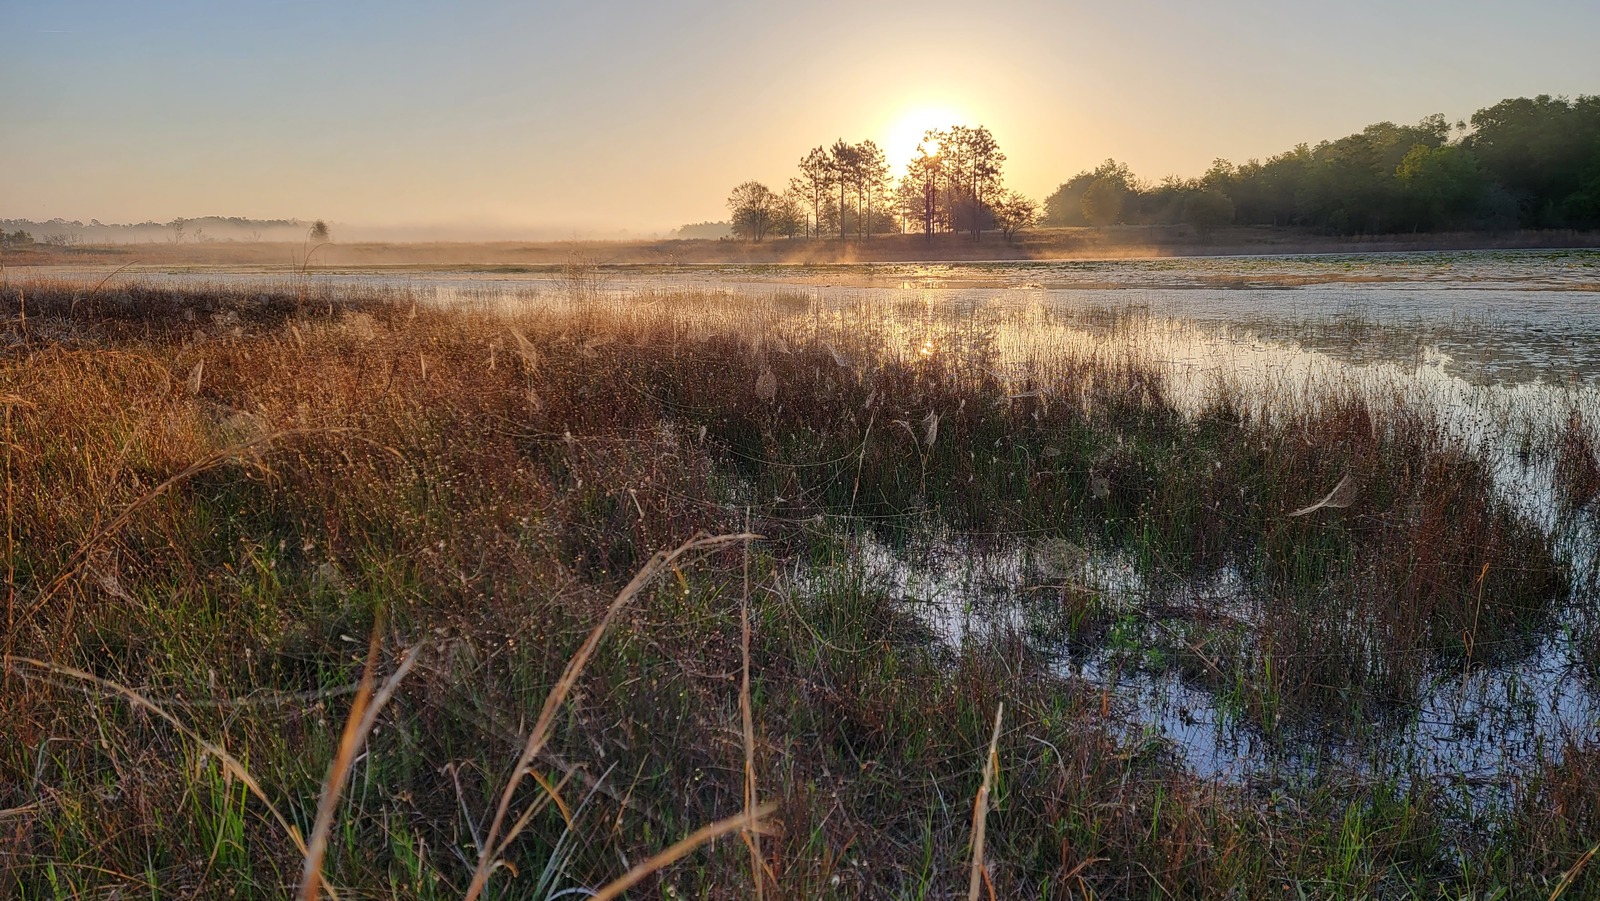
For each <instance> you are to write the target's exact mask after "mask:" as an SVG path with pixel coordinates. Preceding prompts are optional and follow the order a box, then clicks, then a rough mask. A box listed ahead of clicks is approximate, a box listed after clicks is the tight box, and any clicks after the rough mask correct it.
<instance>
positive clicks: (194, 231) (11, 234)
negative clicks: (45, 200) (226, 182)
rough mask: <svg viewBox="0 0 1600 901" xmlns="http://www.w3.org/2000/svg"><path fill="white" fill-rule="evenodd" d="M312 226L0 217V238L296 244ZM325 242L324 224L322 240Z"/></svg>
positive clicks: (66, 242)
mask: <svg viewBox="0 0 1600 901" xmlns="http://www.w3.org/2000/svg"><path fill="white" fill-rule="evenodd" d="M316 225H317V223H316V222H309V221H301V220H299V219H245V218H242V217H239V216H201V217H199V218H196V219H173V220H172V221H170V222H155V221H149V222H139V223H130V224H119V223H107V222H101V221H100V220H99V219H90V220H89V221H88V222H82V221H79V220H76V219H49V220H46V221H44V222H35V221H33V220H31V219H0V236H3V240H4V241H5V243H7V244H12V245H15V244H27V243H39V244H53V245H57V246H64V247H70V246H73V245H77V244H148V243H170V244H190V243H197V244H204V243H208V242H212V241H300V240H303V239H305V238H307V236H308V235H309V234H310V233H311V231H312V229H313V228H315V227H316ZM326 238H327V226H326V225H323V231H322V233H321V237H320V238H318V239H317V240H325V239H326Z"/></svg>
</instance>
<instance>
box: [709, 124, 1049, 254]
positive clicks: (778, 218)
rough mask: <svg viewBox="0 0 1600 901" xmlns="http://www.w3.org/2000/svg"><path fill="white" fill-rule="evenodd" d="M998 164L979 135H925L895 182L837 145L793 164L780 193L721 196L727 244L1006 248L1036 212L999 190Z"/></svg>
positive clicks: (744, 188) (861, 151)
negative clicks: (1001, 243)
mask: <svg viewBox="0 0 1600 901" xmlns="http://www.w3.org/2000/svg"><path fill="white" fill-rule="evenodd" d="M1005 159H1006V156H1005V154H1004V153H1002V152H1001V151H1000V145H999V142H997V141H996V140H995V138H994V135H992V134H990V132H989V130H988V129H987V128H984V127H983V126H977V127H968V126H964V125H957V126H953V127H951V128H945V129H932V130H930V131H928V132H927V133H926V134H924V135H923V139H922V142H921V143H920V144H918V145H917V155H916V156H915V157H914V158H913V159H912V160H911V161H910V163H908V164H907V166H906V171H905V172H904V173H903V174H902V175H901V176H900V178H899V179H893V178H891V174H890V167H889V163H888V161H887V160H886V159H885V158H884V154H883V151H882V150H881V149H880V148H879V147H878V145H877V144H875V143H873V142H872V141H870V140H866V141H861V142H860V143H857V144H851V143H849V142H848V141H845V140H843V139H842V138H841V139H840V140H837V141H835V142H834V143H833V145H832V146H818V147H814V148H812V150H811V151H810V152H809V153H807V154H806V155H805V156H803V157H801V158H800V163H799V173H798V174H797V175H795V176H794V177H793V178H791V179H790V180H789V184H788V186H787V187H786V188H785V189H784V190H783V191H782V192H778V191H774V190H773V189H771V188H770V187H768V186H767V185H764V184H762V183H761V182H756V181H747V182H744V183H742V184H740V185H738V186H737V187H735V188H734V189H733V192H732V193H731V194H730V195H729V196H728V211H729V213H730V214H731V216H732V219H731V224H732V229H733V233H734V235H736V236H738V237H741V238H747V239H749V240H752V241H761V240H764V239H765V238H767V237H768V236H770V235H782V236H784V237H788V238H796V237H804V238H811V239H814V238H820V237H823V236H828V237H835V236H836V237H837V238H838V239H839V240H841V241H842V240H846V239H847V238H851V237H854V238H855V239H857V240H870V239H871V238H872V237H873V235H876V234H882V233H884V232H893V231H899V232H907V231H921V232H923V233H924V234H925V235H927V236H928V237H929V238H932V236H933V235H934V233H935V232H946V231H960V232H966V233H970V234H971V235H972V236H973V238H975V239H976V238H979V237H981V236H982V234H983V232H984V231H986V230H999V231H1001V232H1002V233H1003V234H1004V235H1005V236H1006V238H1008V239H1009V238H1010V237H1012V236H1013V235H1015V234H1016V232H1017V230H1018V229H1020V228H1023V227H1026V226H1027V225H1029V224H1031V223H1032V222H1033V221H1034V220H1035V218H1036V217H1037V210H1038V207H1037V205H1036V204H1035V203H1034V202H1033V201H1031V200H1029V199H1028V198H1026V197H1023V196H1022V195H1020V194H1018V193H1016V192H1014V191H1008V190H1006V189H1005V188H1004V186H1003V183H1002V182H1003V179H1002V165H1003V164H1004V163H1005Z"/></svg>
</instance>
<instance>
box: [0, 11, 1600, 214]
mask: <svg viewBox="0 0 1600 901" xmlns="http://www.w3.org/2000/svg"><path fill="white" fill-rule="evenodd" d="M1539 93H1549V94H1567V95H1576V94H1584V93H1589V94H1592V93H1600V3H1597V2H1594V0H1584V2H1579V0H1544V2H1525V3H1511V2H1474V0H1455V2H1444V0H1424V2H1409V3H1398V2H1375V0H1346V2H1337V3H1326V2H1325V3H1316V4H1311V3H1293V2H1265V0H1215V2H1212V3H1194V2H1172V0H1125V2H1116V3H1111V2H1100V3H1088V2H1071V0H1067V2H1043V0H1018V2H990V3H978V2H967V3H954V2H946V0H924V2H917V3H903V2H881V3H873V2H869V0H852V2H844V0H813V2H804V3H792V4H781V3H770V2H760V0H740V2H731V0H683V2H672V3H666V2H642V0H626V2H624V0H612V2H608V0H591V2H553V0H541V2H533V3H495V2H453V3H432V4H425V3H417V2H406V0H385V2H374V0H353V2H338V0H323V2H298V0H258V2H251V3H217V2H162V0H153V2H140V3H130V2H115V3H114V2H77V3H41V2H19V0H0V122H3V123H4V125H3V127H0V217H29V218H48V217H51V216H63V217H66V218H79V219H83V220H86V221H87V220H88V219H90V218H98V219H101V220H104V221H108V222H110V221H135V220H144V219H157V220H166V219H170V218H172V217H175V216H199V215H210V214H217V215H242V216H254V217H300V218H310V217H323V218H327V219H330V220H334V221H337V222H341V223H354V224H366V225H441V226H454V227H464V226H516V227H527V228H529V229H530V230H532V229H537V230H538V231H539V233H541V234H547V235H548V234H556V235H561V234H570V235H581V234H598V233H608V232H611V231H613V230H616V229H623V228H626V229H634V230H639V231H651V230H662V229H666V228H670V227H673V226H676V225H679V224H682V223H684V222H688V221H696V220H701V219H714V218H722V217H724V216H725V210H724V208H723V201H724V199H725V198H726V196H727V192H728V189H729V188H730V187H732V186H733V185H734V184H735V183H737V182H739V181H743V180H745V179H749V178H755V179H760V180H764V181H767V182H768V183H770V184H772V185H773V186H774V187H781V186H782V184H784V183H785V182H786V181H787V179H788V177H789V176H790V175H791V174H792V170H793V167H794V163H795V161H796V160H798V159H799V157H800V156H801V155H803V154H804V152H805V151H806V150H807V149H808V148H810V147H812V146H814V145H817V144H821V143H827V142H831V141H832V140H833V139H835V138H838V137H843V138H846V139H848V140H859V139H862V138H873V139H875V140H877V141H879V143H880V144H885V145H887V146H888V147H889V149H890V150H891V154H893V153H894V152H895V150H896V147H897V146H900V145H903V144H904V143H905V137H904V135H906V134H908V133H910V132H912V131H915V130H918V129H920V128H921V127H923V126H924V125H926V124H952V123H950V122H946V121H942V120H945V119H960V120H963V121H965V122H967V123H969V124H984V125H987V126H988V127H989V128H990V130H991V131H993V132H994V134H995V136H996V137H997V138H998V139H999V141H1000V143H1001V146H1002V148H1003V149H1004V150H1005V151H1006V152H1007V154H1008V155H1009V157H1010V161H1009V162H1008V163H1007V167H1006V172H1007V181H1008V183H1009V184H1010V186H1011V187H1014V188H1016V189H1018V190H1021V191H1023V192H1025V193H1028V194H1031V195H1033V196H1035V197H1043V196H1044V195H1045V194H1047V193H1048V192H1049V191H1050V190H1052V189H1053V188H1054V187H1055V185H1056V184H1058V183H1059V182H1061V181H1063V180H1065V179H1066V178H1068V177H1070V176H1071V175H1073V174H1074V173H1076V172H1078V171H1080V170H1082V169H1085V168H1088V167H1091V166H1093V165H1094V164H1096V163H1098V162H1099V161H1100V160H1103V159H1105V158H1106V157H1115V158H1117V159H1119V160H1122V161H1124V162H1126V163H1128V164H1129V165H1130V166H1132V168H1133V170H1134V171H1135V172H1136V173H1138V174H1139V175H1141V176H1143V177H1146V178H1151V179H1156V178H1160V177H1161V176H1163V175H1168V174H1178V175H1196V174H1199V173H1200V172H1201V171H1203V170H1204V169H1205V168H1206V166H1207V165H1208V164H1209V163H1210V161H1211V160H1212V159H1213V158H1215V157H1227V158H1230V159H1234V160H1236V161H1242V160H1244V159H1246V158H1249V157H1259V156H1265V155H1268V154H1271V153H1274V152H1277V151H1280V150H1283V149H1286V148H1288V147H1290V146H1292V145H1293V144H1295V143H1298V142H1301V141H1312V142H1314V141H1316V140H1319V139H1322V138H1332V137H1338V136H1341V135H1344V134H1347V133H1349V132H1352V131H1355V130H1358V129H1360V128H1361V127H1362V126H1364V125H1366V124H1368V123H1371V122H1375V121H1379V120H1383V119H1390V120H1394V121H1400V122H1413V121H1416V120H1417V119H1420V118H1422V117H1423V116H1425V115H1428V114H1430V113H1436V112H1437V113H1444V114H1445V115H1446V116H1448V117H1450V118H1451V119H1457V118H1465V117H1467V116H1468V115H1470V114H1471V113H1472V111H1473V110H1475V109H1478V108H1480V107H1482V106H1487V105H1489V104H1491V103H1494V102H1495V101H1497V100H1500V99H1502V98H1505V97H1513V96H1531V95H1534V94H1539Z"/></svg>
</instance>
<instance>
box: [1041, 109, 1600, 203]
mask: <svg viewBox="0 0 1600 901" xmlns="http://www.w3.org/2000/svg"><path fill="white" fill-rule="evenodd" d="M1044 222H1045V223H1046V224H1048V225H1057V226H1073V225H1114V224H1135V225H1166V224H1176V223H1187V224H1190V225H1193V226H1194V227H1195V228H1196V229H1197V230H1200V231H1204V230H1206V229H1208V228H1215V227H1217V226H1220V225H1227V224H1239V225H1297V226H1311V227H1316V228H1319V229H1322V230H1325V231H1327V232H1330V233H1335V234H1375V233H1392V232H1411V231H1442V230H1504V229H1513V228H1581V229H1588V228H1595V227H1596V226H1600V96H1580V97H1578V98H1577V99H1576V100H1568V99H1566V98H1561V97H1555V98H1552V97H1549V96H1544V95H1541V96H1539V97H1535V98H1532V99H1528V98H1519V99H1515V100H1503V101H1501V102H1499V103H1497V104H1495V105H1494V106H1491V107H1488V108H1486V109H1481V110H1478V111H1477V112H1476V113H1473V114H1472V117H1471V119H1470V120H1468V121H1463V122H1456V123H1453V124H1452V123H1450V122H1449V121H1447V120H1446V119H1445V117H1444V116H1442V115H1435V116H1429V117H1427V118H1426V119H1423V120H1422V121H1421V122H1418V123H1417V124H1416V125H1409V126H1408V125H1395V124H1394V123H1392V122H1379V123H1377V124H1375V125H1369V126H1367V127H1366V128H1365V129H1362V130H1361V131H1360V132H1359V133H1357V134H1353V135H1349V136H1347V137H1343V138H1340V139H1338V140H1336V141H1323V142H1322V143H1320V144H1316V145H1314V146H1312V145H1307V144H1300V145H1298V146H1296V147H1294V148H1292V149H1290V150H1287V151H1284V152H1283V153H1280V154H1277V155H1275V156H1272V157H1269V158H1267V159H1266V160H1248V161H1246V162H1244V163H1242V164H1238V165H1235V164H1234V163H1231V162H1229V161H1227V160H1221V159H1219V160H1217V161H1216V162H1215V163H1213V164H1212V166H1211V168H1210V169H1209V170H1207V171H1206V173H1205V174H1204V175H1202V176H1200V177H1199V178H1194V179H1180V178H1174V177H1168V178H1166V179H1163V180H1161V181H1160V182H1157V183H1153V184H1152V183H1149V182H1145V181H1142V180H1140V179H1138V178H1136V177H1135V176H1134V174H1133V173H1132V172H1130V171H1129V170H1128V167H1127V166H1125V165H1123V164H1121V163H1119V162H1117V161H1116V160H1106V161H1105V162H1104V163H1102V164H1100V165H1099V166H1098V167H1096V168H1094V169H1091V170H1087V171H1084V172H1080V173H1078V174H1077V175H1075V176H1073V177H1072V178H1071V179H1070V180H1068V181H1067V182H1065V183H1064V184H1062V185H1061V186H1060V187H1058V188H1056V190H1055V192H1054V193H1052V194H1051V195H1050V196H1049V197H1048V198H1046V199H1045V203H1044Z"/></svg>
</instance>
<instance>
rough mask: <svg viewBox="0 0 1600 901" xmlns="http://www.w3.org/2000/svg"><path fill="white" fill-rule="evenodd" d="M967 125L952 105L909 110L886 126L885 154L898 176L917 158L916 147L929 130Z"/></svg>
mask: <svg viewBox="0 0 1600 901" xmlns="http://www.w3.org/2000/svg"><path fill="white" fill-rule="evenodd" d="M965 122H966V117H965V116H963V115H962V114H961V113H960V111H958V110H956V109H954V108H952V107H949V106H943V105H938V104H929V105H924V106H915V107H911V108H910V109H906V110H904V111H902V112H901V113H900V114H899V115H898V116H896V117H894V118H892V119H889V120H888V121H886V122H885V123H884V126H883V129H882V134H883V155H884V156H885V157H886V158H887V159H888V160H889V166H890V167H891V168H892V170H893V171H894V172H895V174H897V175H898V174H899V173H900V172H902V171H904V170H905V168H906V163H909V162H911V160H912V158H914V157H915V156H916V155H917V145H918V144H919V143H921V142H922V136H923V135H924V134H927V132H928V131H929V130H930V129H934V128H949V127H950V126H952V125H961V124H964V123H965Z"/></svg>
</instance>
